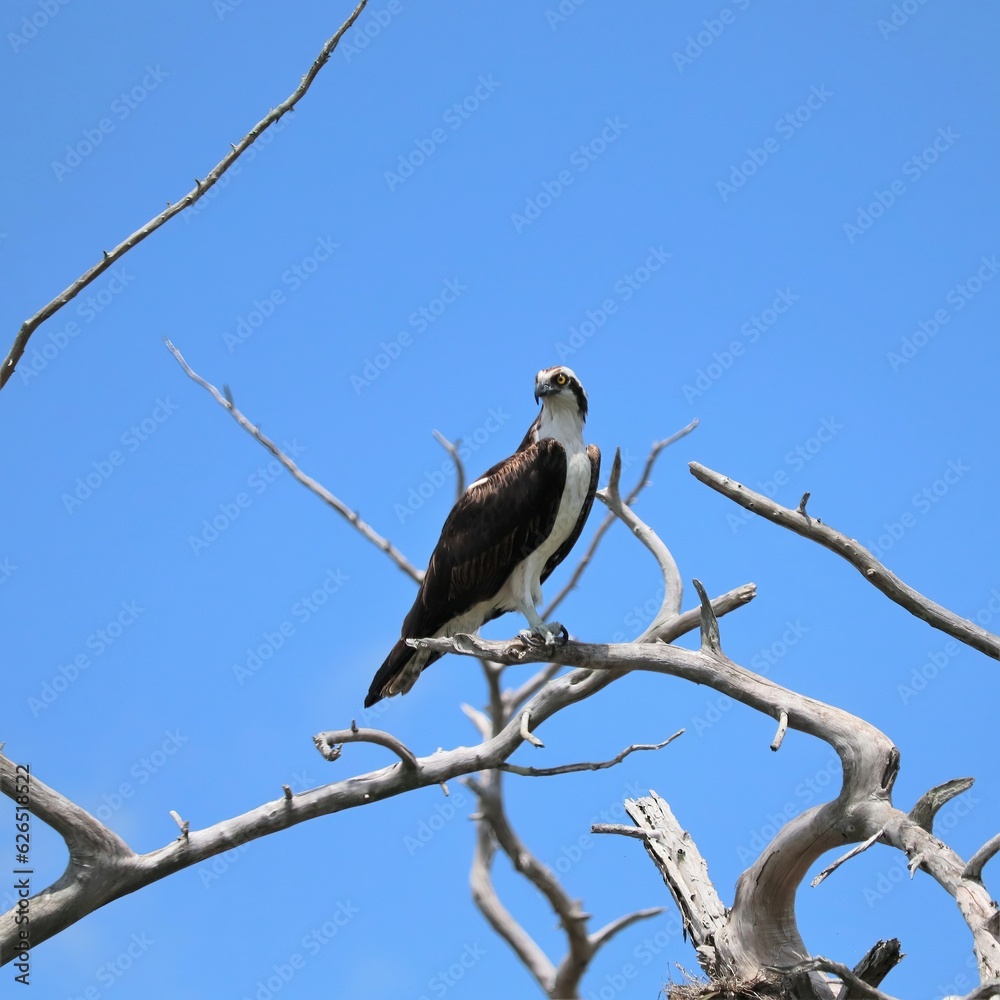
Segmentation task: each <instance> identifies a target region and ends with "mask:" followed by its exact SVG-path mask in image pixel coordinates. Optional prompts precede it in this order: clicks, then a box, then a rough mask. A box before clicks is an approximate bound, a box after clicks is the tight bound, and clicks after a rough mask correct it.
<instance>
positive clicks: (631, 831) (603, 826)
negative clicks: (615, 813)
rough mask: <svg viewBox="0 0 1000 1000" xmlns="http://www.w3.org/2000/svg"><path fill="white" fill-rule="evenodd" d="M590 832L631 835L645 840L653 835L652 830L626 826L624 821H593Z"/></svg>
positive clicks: (622, 835) (621, 835)
mask: <svg viewBox="0 0 1000 1000" xmlns="http://www.w3.org/2000/svg"><path fill="white" fill-rule="evenodd" d="M590 832H591V833H614V834H617V835H618V836H620V837H633V838H635V839H636V840H645V839H646V838H647V837H651V836H653V833H654V831H651V830H643V829H640V828H639V827H635V826H626V825H625V824H624V823H594V824H592V825H591V827H590Z"/></svg>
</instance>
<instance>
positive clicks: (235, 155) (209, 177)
mask: <svg viewBox="0 0 1000 1000" xmlns="http://www.w3.org/2000/svg"><path fill="white" fill-rule="evenodd" d="M367 2H368V0H361V2H360V3H359V4H358V6H357V7H355V8H354V11H353V12H352V13H351V16H350V17H348V19H347V20H346V21H345V22H344V23H343V24H342V25H341V26H340V27H339V28H338V29H337V31H336V33H335V34H334V35H333V36H332V37H331V38H329V39H328V40H327V42H326V44H325V45H324V46H323V48H322V49H320V52H319V55H318V56H317V57H316V59H315V60H314V61H313V64H312V66H310V67H309V69H308V70H307V71H306V74H305V76H303V77H302V82H301V83H300V84H299V85H298V87H296V88H295V90H293V91H292V93H291V94H290V95H289V96H288V97H287V98H286V99H285V100H284V101H282V102H281V103H280V104H279V105H278V106H277V107H276V108H272V109H271V110H270V111H269V112H268V113H267V114H266V115H265V116H264V117H263V118H262V119H261V120H260V121H259V122H257V124H256V125H254V127H253V128H252V129H250V131H249V132H248V133H247V134H246V135H245V136H244V137H243V138H242V139H240V141H239V142H236V143H233V144H232V145H231V148H230V150H229V152H228V153H226V155H225V156H224V157H223V158H222V159H221V160H220V161H219V162H218V163H217V164H216V165H215V166H214V167H213V168H212V169H211V170H210V171H209V172H208V173H207V174H206V175H205V178H204V180H200V181H199V180H196V181H195V186H194V187H193V188H192V189H191V190H190V191H189V192H188V193H187V194H186V195H184V197H183V198H181V199H180V200H179V201H175V202H174V203H173V204H172V205H171V204H170V202H167V208H166V210H165V211H163V212H160V214H159V215H157V216H155V217H154V218H152V219H150V220H149V222H147V223H146V224H145V225H144V226H142V227H140V228H139V229H137V230H136V231H135V232H134V233H132V234H131V235H130V236H126V237H125V239H124V240H122V242H121V243H119V244H118V246H116V247H115V248H114V249H113V250H105V251H104V254H103V255H102V257H101V259H100V260H99V261H98V262H97V263H96V264H94V265H92V266H91V267H90V268H88V269H87V270H86V271H84V272H83V274H81V275H80V277H79V278H77V279H76V281H74V282H73V283H72V284H71V285H70V286H69V287H68V288H66V289H64V290H63V291H62V292H61V293H60V294H59V295H57V296H56V297H55V298H54V299H52V301H51V302H49V303H47V304H46V305H44V306H42V308H41V309H39V310H38V312H36V313H35V315H34V316H32V317H31V318H30V319H27V320H25V321H24V323H22V324H21V328H20V329H19V330H18V331H17V336H16V337H15V338H14V343H13V344H12V345H11V348H10V351H9V352H8V353H7V357H6V358H5V359H4V361H3V363H2V364H0V389H2V388H3V387H4V386H5V385H6V384H7V381H8V379H10V377H11V375H13V374H14V369H15V367H16V366H17V363H18V361H20V360H21V358H22V357H23V355H24V351H25V349H26V348H27V346H28V340H29V339H30V338H31V335H32V334H33V333H34V332H35V330H37V329H38V327H39V326H41V325H42V323H44V322H45V321H46V320H47V319H49V318H50V317H51V316H53V315H55V313H57V312H58V311H59V310H60V309H62V307H63V306H65V305H66V304H67V303H68V302H71V301H72V300H73V299H74V298H76V296H77V295H79V294H80V292H82V291H83V290H84V289H85V288H86V287H87V286H88V285H89V284H90V283H91V282H92V281H94V279H95V278H97V277H99V276H100V275H101V274H103V273H104V272H105V271H106V270H107V269H108V268H109V267H112V266H113V265H114V264H115V263H117V261H119V260H120V259H121V258H122V257H124V256H125V254H127V253H128V252H129V250H131V249H132V248H133V247H135V246H138V245H139V244H140V243H141V242H142V241H143V240H144V239H145V238H146V237H147V236H150V235H151V234H152V233H154V232H156V230H157V229H159V228H160V226H162V225H163V224H164V223H166V222H168V221H169V220H170V219H172V218H173V217H174V216H175V215H178V214H179V213H181V212H183V211H184V209H186V208H189V207H190V206H191V205H193V204H194V203H195V202H196V201H198V199H199V198H201V197H202V195H204V194H205V193H206V192H207V191H208V190H209V188H211V187H213V186H214V185H215V183H216V181H218V180H219V178H220V177H222V175H223V174H224V173H225V172H226V171H227V170H228V169H229V168H230V167H231V166H232V165H233V164H234V163H235V162H236V161H237V160H238V159H239V158H240V156H242V155H243V153H245V152H246V151H247V150H248V149H249V148H250V146H252V145H253V143H254V142H256V140H257V139H259V138H260V136H261V135H263V133H264V132H265V131H267V129H269V128H270V127H271V126H272V125H273V124H274V123H275V122H276V121H278V120H279V119H280V118H281V117H282V116H283V115H284V114H286V113H287V112H289V111H291V110H292V109H293V108H294V107H295V105H296V104H298V102H299V100H300V99H301V98H302V97H303V96H304V95H305V93H306V91H307V90H308V89H309V88H310V87H311V86H312V82H313V80H314V79H315V78H316V75H317V74H318V73H319V71H320V70H321V69H322V68H323V67H324V66H325V65H326V63H327V62H328V61H329V59H330V56H331V55H332V54H333V50H334V49H335V48H336V47H337V43H338V42H339V41H340V39H341V37H342V36H343V34H344V32H346V31H347V29H348V28H350V27H351V25H352V24H354V22H355V21H356V20H357V18H358V15H359V14H360V13H361V11H363V10H364V9H365V4H366V3H367Z"/></svg>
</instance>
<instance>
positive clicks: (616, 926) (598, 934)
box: [590, 906, 664, 951]
mask: <svg viewBox="0 0 1000 1000" xmlns="http://www.w3.org/2000/svg"><path fill="white" fill-rule="evenodd" d="M663 909H664V908H663V907H662V906H651V907H648V908H647V909H645V910H636V911H635V912H634V913H626V914H625V915H624V916H622V917H618V919H617V920H612V921H611V922H610V923H607V924H605V925H604V926H603V927H602V928H601V929H600V930H596V931H594V933H593V934H591V935H590V944H591V947H592V948H593V949H594V951H597V949H598V948H600V947H601V946H602V945H605V944H607V943H608V942H609V941H610V940H611V939H612V938H613V937H614V936H615V935H616V934H619V933H620V932H621V931H623V930H625V928H626V927H631V926H632V924H635V923H638V922H639V921H640V920H649V918H650V917H658V916H659V915H660V914H661V913H662V912H663Z"/></svg>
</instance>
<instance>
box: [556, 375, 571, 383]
mask: <svg viewBox="0 0 1000 1000" xmlns="http://www.w3.org/2000/svg"><path fill="white" fill-rule="evenodd" d="M568 381H569V379H568V378H567V377H566V375H564V374H563V373H562V372H560V373H559V374H558V375H557V376H556V377H555V383H556V385H565V384H566V383H567V382H568Z"/></svg>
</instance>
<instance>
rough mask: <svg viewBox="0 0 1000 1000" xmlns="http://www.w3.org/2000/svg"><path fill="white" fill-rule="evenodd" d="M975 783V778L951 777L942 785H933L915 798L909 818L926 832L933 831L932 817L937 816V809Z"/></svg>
mask: <svg viewBox="0 0 1000 1000" xmlns="http://www.w3.org/2000/svg"><path fill="white" fill-rule="evenodd" d="M975 783H976V779H975V778H952V780H951V781H946V782H944V784H942V785H935V786H934V787H933V788H932V789H931V790H930V791H929V792H924V794H923V795H921V796H920V798H919V799H918V800H917V804H916V805H915V806H914V807H913V808H912V809H911V810H910V819H912V820H913V822H914V823H916V824H917V825H918V826H922V827H923V828H924V829H925V830H926V831H927V832H928V833H933V832H934V817H935V816H937V814H938V810H939V809H940V808H941V807H942V806H943V805H944V804H945V803H946V802H950V801H951V800H952V799H953V798H955V796H956V795H961V794H962V792H965V791H968V790H969V789H970V788H971V787H972V786H973V785H974V784H975Z"/></svg>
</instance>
